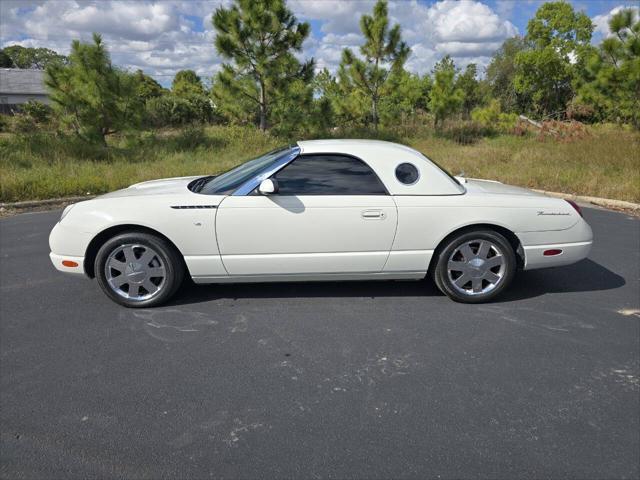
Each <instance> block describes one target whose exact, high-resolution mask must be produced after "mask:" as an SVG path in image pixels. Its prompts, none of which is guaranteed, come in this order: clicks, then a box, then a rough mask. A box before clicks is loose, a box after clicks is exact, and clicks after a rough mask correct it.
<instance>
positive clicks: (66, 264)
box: [62, 260, 78, 267]
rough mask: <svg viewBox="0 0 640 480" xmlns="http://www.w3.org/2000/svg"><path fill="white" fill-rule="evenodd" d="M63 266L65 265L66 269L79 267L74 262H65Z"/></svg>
mask: <svg viewBox="0 0 640 480" xmlns="http://www.w3.org/2000/svg"><path fill="white" fill-rule="evenodd" d="M62 265H64V266H65V267H77V266H78V262H72V261H71V260H63V261H62Z"/></svg>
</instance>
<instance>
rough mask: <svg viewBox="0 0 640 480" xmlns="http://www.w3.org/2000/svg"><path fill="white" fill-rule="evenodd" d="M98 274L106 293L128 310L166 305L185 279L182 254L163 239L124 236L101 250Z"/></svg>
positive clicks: (134, 233)
mask: <svg viewBox="0 0 640 480" xmlns="http://www.w3.org/2000/svg"><path fill="white" fill-rule="evenodd" d="M95 272H96V277H97V279H98V283H99V284H100V287H101V288H102V290H103V291H104V292H105V293H106V294H107V296H109V297H110V298H111V299H112V300H114V301H115V302H117V303H119V304H121V305H124V306H126V307H153V306H157V305H160V304H162V303H164V302H166V301H167V300H168V299H169V298H171V296H172V295H173V294H174V293H175V291H176V290H177V289H178V287H179V286H180V284H181V283H182V280H183V278H184V265H183V262H182V259H181V258H180V256H179V254H178V253H177V252H176V251H175V249H174V248H173V247H172V246H171V245H169V244H168V243H167V242H166V241H165V240H163V239H162V238H159V237H156V236H155V235H150V234H147V233H137V232H131V233H124V234H120V235H118V236H116V237H114V238H112V239H110V240H108V241H107V242H106V243H105V244H104V245H103V246H102V247H101V248H100V250H99V251H98V254H97V255H96V260H95Z"/></svg>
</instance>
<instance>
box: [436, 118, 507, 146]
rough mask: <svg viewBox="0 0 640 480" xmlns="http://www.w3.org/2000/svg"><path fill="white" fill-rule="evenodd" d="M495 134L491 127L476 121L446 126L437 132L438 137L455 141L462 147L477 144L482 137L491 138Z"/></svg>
mask: <svg viewBox="0 0 640 480" xmlns="http://www.w3.org/2000/svg"><path fill="white" fill-rule="evenodd" d="M495 133H496V132H495V130H494V129H492V128H491V127H488V126H484V125H482V124H480V123H478V122H474V121H471V122H458V123H453V124H445V125H444V126H443V127H442V128H440V129H439V130H438V131H437V134H438V136H440V137H443V138H447V139H449V140H453V141H454V142H456V143H460V144H462V145H469V144H471V143H475V142H477V141H478V140H480V139H481V138H482V137H490V136H493V135H495Z"/></svg>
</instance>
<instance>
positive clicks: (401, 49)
mask: <svg viewBox="0 0 640 480" xmlns="http://www.w3.org/2000/svg"><path fill="white" fill-rule="evenodd" d="M360 30H362V33H363V35H364V39H365V43H364V45H362V46H361V47H360V53H361V55H362V57H363V58H358V57H357V56H356V55H354V53H353V52H352V51H351V50H350V49H348V48H347V49H345V50H344V52H343V53H342V64H341V70H342V72H343V75H348V76H349V78H350V79H351V81H352V82H353V84H354V85H355V86H356V88H358V89H360V90H362V91H363V92H364V94H365V95H366V96H367V97H368V98H369V101H370V103H371V121H372V123H373V126H374V128H376V129H377V128H378V123H379V117H380V115H379V108H378V107H379V103H380V98H381V96H382V95H383V93H384V87H385V85H386V84H387V81H388V79H389V75H390V73H391V72H393V71H399V70H401V69H402V67H403V65H404V63H405V61H406V60H407V58H408V56H409V53H410V50H409V47H408V46H407V44H406V43H405V42H403V41H402V37H401V32H400V25H398V24H396V25H394V26H393V28H391V29H389V16H388V9H387V2H386V1H385V0H378V2H377V3H376V4H375V6H374V7H373V15H372V16H371V15H363V16H362V18H361V19H360Z"/></svg>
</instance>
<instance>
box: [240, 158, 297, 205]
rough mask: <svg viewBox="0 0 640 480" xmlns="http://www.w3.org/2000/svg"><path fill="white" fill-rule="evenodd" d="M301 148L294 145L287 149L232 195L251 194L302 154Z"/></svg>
mask: <svg viewBox="0 0 640 480" xmlns="http://www.w3.org/2000/svg"><path fill="white" fill-rule="evenodd" d="M300 152H301V149H300V147H298V146H296V147H292V148H291V149H290V150H288V151H287V153H286V154H285V155H283V156H282V157H280V158H279V159H278V160H276V161H275V162H274V163H273V164H271V167H270V168H269V169H268V170H263V171H262V172H260V173H258V174H257V175H256V176H254V177H253V178H251V179H250V180H247V181H246V182H244V183H243V184H242V185H240V187H238V189H237V190H236V191H235V192H233V193H232V194H231V195H233V196H234V197H238V196H244V195H249V194H250V193H251V192H252V191H253V190H255V188H256V187H257V186H258V185H260V183H261V182H262V181H263V180H265V179H267V178H269V177H270V176H271V175H273V174H274V173H276V172H278V171H279V170H281V169H282V168H284V167H285V166H287V165H288V164H289V163H291V162H292V161H293V160H294V159H295V158H296V157H297V156H298V155H300Z"/></svg>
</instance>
